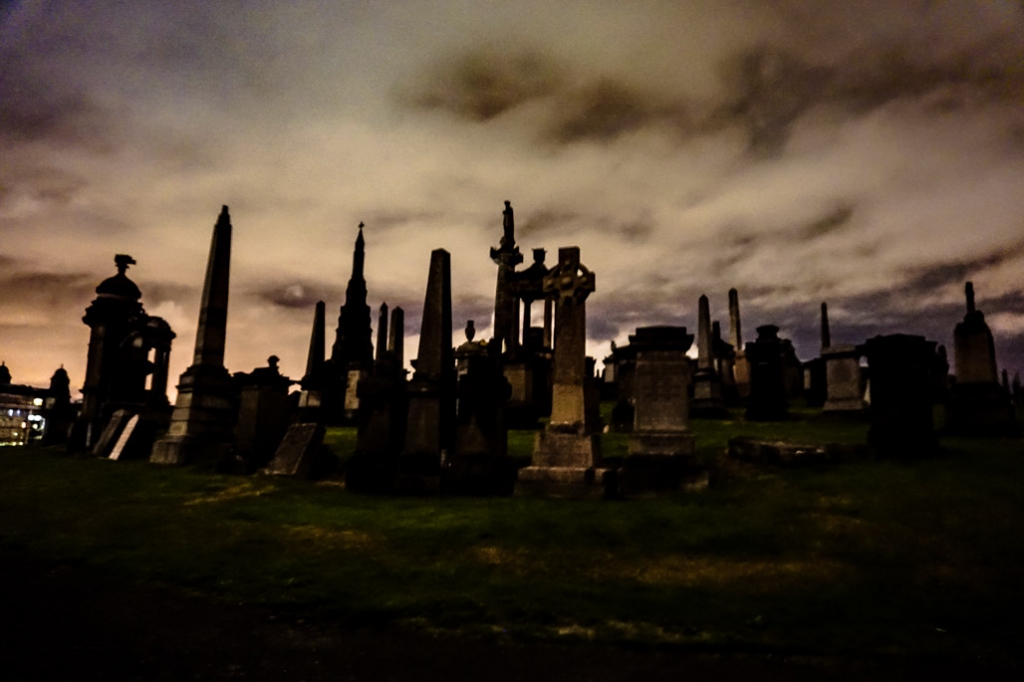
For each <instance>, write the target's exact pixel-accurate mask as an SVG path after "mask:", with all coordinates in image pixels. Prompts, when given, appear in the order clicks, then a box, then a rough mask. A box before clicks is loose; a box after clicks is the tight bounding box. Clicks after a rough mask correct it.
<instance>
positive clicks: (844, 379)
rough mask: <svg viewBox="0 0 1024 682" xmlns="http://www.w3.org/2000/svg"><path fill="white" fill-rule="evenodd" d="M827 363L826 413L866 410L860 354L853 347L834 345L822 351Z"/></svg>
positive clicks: (824, 409)
mask: <svg viewBox="0 0 1024 682" xmlns="http://www.w3.org/2000/svg"><path fill="white" fill-rule="evenodd" d="M821 355H822V359H824V361H825V383H826V400H825V405H824V407H823V408H822V410H823V411H825V412H861V411H863V410H864V398H863V391H862V389H861V385H862V382H861V369H860V361H859V358H860V354H859V353H858V352H857V349H856V348H855V347H853V346H846V345H834V346H830V347H829V348H826V349H824V350H822V352H821Z"/></svg>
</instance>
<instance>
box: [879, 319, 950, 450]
mask: <svg viewBox="0 0 1024 682" xmlns="http://www.w3.org/2000/svg"><path fill="white" fill-rule="evenodd" d="M860 351H861V352H862V353H863V354H864V355H866V356H867V358H868V371H869V372H870V373H871V407H870V409H869V410H868V414H869V417H870V420H871V427H870V430H869V431H868V443H870V444H871V445H872V446H873V447H874V448H876V449H877V450H878V452H879V453H880V454H882V455H885V456H892V457H899V458H916V457H921V456H925V455H928V454H931V453H932V452H933V451H934V450H935V449H936V447H937V440H936V437H935V428H934V422H933V418H932V401H931V390H930V388H931V387H930V383H929V368H930V365H931V362H932V356H933V355H934V353H935V344H934V342H929V341H925V339H924V337H923V336H912V335H909V334H891V335H888V336H876V337H874V338H872V339H868V341H867V342H866V343H865V344H864V345H863V346H861V348H860Z"/></svg>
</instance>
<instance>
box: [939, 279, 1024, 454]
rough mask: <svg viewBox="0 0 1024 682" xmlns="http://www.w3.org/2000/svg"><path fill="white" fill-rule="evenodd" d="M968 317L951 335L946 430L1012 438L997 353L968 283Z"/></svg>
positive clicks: (1012, 427)
mask: <svg viewBox="0 0 1024 682" xmlns="http://www.w3.org/2000/svg"><path fill="white" fill-rule="evenodd" d="M965 290H966V297H967V314H966V315H964V319H963V322H960V323H959V324H957V325H956V328H955V329H954V331H953V359H954V362H955V363H956V384H954V385H953V387H952V389H951V391H950V402H949V409H948V411H947V420H946V428H947V430H948V431H949V432H950V433H952V434H956V435H960V436H1014V435H1016V434H1017V433H1018V431H1017V424H1016V415H1015V413H1014V409H1013V405H1012V403H1011V402H1010V399H1009V396H1007V395H1006V393H1005V392H1004V391H1003V390H1002V388H1001V387H1000V386H999V382H998V377H997V374H996V351H995V342H994V341H993V339H992V332H991V331H990V330H989V328H988V325H987V324H986V323H985V315H984V313H982V312H981V311H980V310H977V309H976V308H975V305H974V286H973V285H972V284H971V283H970V282H967V284H966V286H965Z"/></svg>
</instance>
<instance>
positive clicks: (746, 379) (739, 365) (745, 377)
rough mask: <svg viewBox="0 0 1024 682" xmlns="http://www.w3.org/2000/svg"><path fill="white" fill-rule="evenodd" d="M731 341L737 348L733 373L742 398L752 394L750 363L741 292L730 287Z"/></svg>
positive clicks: (737, 390)
mask: <svg viewBox="0 0 1024 682" xmlns="http://www.w3.org/2000/svg"><path fill="white" fill-rule="evenodd" d="M729 343H731V344H732V347H733V348H735V349H736V359H735V361H734V362H733V366H732V375H733V377H734V378H735V379H736V392H737V393H738V394H739V397H740V398H746V397H747V396H749V395H750V364H749V363H748V362H747V353H746V350H745V348H744V346H743V330H742V328H741V327H740V294H739V292H738V291H736V290H735V289H729Z"/></svg>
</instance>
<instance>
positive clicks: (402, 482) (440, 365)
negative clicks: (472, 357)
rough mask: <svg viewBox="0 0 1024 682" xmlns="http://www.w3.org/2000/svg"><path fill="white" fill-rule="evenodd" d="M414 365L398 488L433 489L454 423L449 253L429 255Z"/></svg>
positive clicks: (412, 490)
mask: <svg viewBox="0 0 1024 682" xmlns="http://www.w3.org/2000/svg"><path fill="white" fill-rule="evenodd" d="M414 367H415V370H416V371H415V373H414V374H413V378H412V381H410V382H409V386H408V395H409V411H408V421H407V426H406V434H405V447H404V449H403V452H402V456H401V458H400V460H399V465H398V487H399V490H400V491H402V492H407V493H432V492H437V491H438V490H439V489H440V482H441V479H440V476H441V467H442V465H443V462H444V461H445V460H446V459H447V457H448V454H449V453H450V452H451V447H452V439H453V435H454V433H453V430H454V421H455V376H454V367H453V362H452V285H451V256H450V255H449V253H448V252H447V251H445V250H444V249H435V250H434V251H433V252H432V253H431V254H430V273H429V276H428V279H427V293H426V297H425V300H424V303H423V320H422V322H421V324H420V345H419V353H418V355H417V357H416V362H415V363H414Z"/></svg>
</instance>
